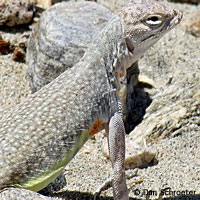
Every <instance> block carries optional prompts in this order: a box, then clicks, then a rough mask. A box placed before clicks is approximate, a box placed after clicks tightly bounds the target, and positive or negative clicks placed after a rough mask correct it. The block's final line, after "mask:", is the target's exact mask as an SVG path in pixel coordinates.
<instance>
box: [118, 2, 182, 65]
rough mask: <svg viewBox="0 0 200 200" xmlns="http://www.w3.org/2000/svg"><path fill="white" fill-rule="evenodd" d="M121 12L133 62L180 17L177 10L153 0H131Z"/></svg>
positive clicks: (177, 21)
mask: <svg viewBox="0 0 200 200" xmlns="http://www.w3.org/2000/svg"><path fill="white" fill-rule="evenodd" d="M121 14H122V18H123V26H124V34H125V41H126V44H127V48H128V50H129V56H131V57H132V61H133V62H135V61H137V60H138V58H139V57H140V56H142V55H143V53H144V52H145V50H146V49H148V48H149V47H151V46H152V45H153V44H155V43H156V42H157V41H158V40H159V39H160V38H161V37H162V36H163V35H164V34H165V33H167V32H168V31H170V30H171V29H172V28H173V27H175V26H176V25H177V24H179V23H180V21H181V19H182V13H180V12H179V11H178V10H176V9H174V8H172V7H171V6H169V5H164V4H161V3H160V2H157V1H154V0H132V1H131V2H130V3H129V4H128V5H127V6H125V7H124V8H122V10H121ZM128 67H130V66H128Z"/></svg>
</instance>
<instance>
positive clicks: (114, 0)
mask: <svg viewBox="0 0 200 200" xmlns="http://www.w3.org/2000/svg"><path fill="white" fill-rule="evenodd" d="M129 1H130V0H97V2H98V3H100V4H102V5H104V6H106V7H107V8H109V9H110V10H112V11H117V10H119V9H120V8H122V7H123V6H125V5H126V4H127V3H128V2H129Z"/></svg>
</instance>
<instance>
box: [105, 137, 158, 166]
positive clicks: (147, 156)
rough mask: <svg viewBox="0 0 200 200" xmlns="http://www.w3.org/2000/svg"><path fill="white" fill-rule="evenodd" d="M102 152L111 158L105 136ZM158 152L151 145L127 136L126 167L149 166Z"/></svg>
mask: <svg viewBox="0 0 200 200" xmlns="http://www.w3.org/2000/svg"><path fill="white" fill-rule="evenodd" d="M102 153H103V155H104V156H105V157H106V158H107V159H109V158H110V156H109V152H108V143H107V138H104V140H103V144H102ZM155 155H156V152H155V150H153V149H152V148H150V147H145V146H144V145H138V144H137V143H135V142H134V141H133V140H131V139H130V138H128V137H127V138H126V157H125V168H126V169H135V168H143V167H147V166H148V165H149V163H150V162H152V161H153V159H154V158H155Z"/></svg>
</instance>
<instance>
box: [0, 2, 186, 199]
mask: <svg viewBox="0 0 200 200" xmlns="http://www.w3.org/2000/svg"><path fill="white" fill-rule="evenodd" d="M181 18H182V14H181V13H180V12H179V11H177V10H176V9H174V8H171V7H170V6H167V5H164V4H161V3H159V2H156V1H154V0H132V1H130V3H129V4H127V5H126V6H125V7H123V8H122V9H121V10H120V11H119V12H118V13H117V14H116V15H115V16H114V17H113V18H112V19H111V20H110V21H109V22H108V24H107V25H106V26H105V28H103V29H102V31H100V33H99V34H98V35H97V37H96V38H95V39H94V40H93V42H92V43H91V44H90V46H89V47H88V49H87V51H86V52H85V55H84V56H83V58H82V59H81V60H80V61H79V62H78V63H77V64H76V65H74V66H73V67H72V68H71V69H69V70H67V71H65V72H64V73H62V74H61V75H60V76H59V77H57V78H56V79H55V80H53V81H52V82H50V83H49V84H48V85H46V86H44V87H43V88H41V89H40V90H39V91H37V92H36V93H34V94H31V95H30V96H29V97H28V98H27V99H25V100H24V101H23V102H21V103H20V104H18V105H17V106H16V107H15V108H13V109H11V110H10V111H9V112H8V113H7V115H5V116H3V118H2V119H1V121H0V190H1V192H0V199H2V200H5V199H11V200H12V199H20V200H24V199H38V200H39V199H51V198H48V197H44V196H39V195H38V194H37V193H36V192H37V191H39V190H41V189H42V188H44V187H46V186H47V185H48V184H49V183H50V182H52V181H53V180H54V179H55V178H56V177H57V176H58V175H59V174H60V173H62V172H63V171H64V168H65V166H66V165H67V164H68V163H69V162H70V160H71V159H72V158H73V157H74V156H75V155H76V153H77V152H78V150H79V149H80V148H81V147H82V146H83V144H84V143H85V142H86V141H87V140H88V139H89V138H90V137H92V136H93V135H94V134H96V133H97V132H99V131H101V130H103V129H105V130H106V131H107V134H108V146H109V152H110V159H111V162H112V168H113V175H112V186H113V194H114V199H115V200H127V199H128V189H127V185H126V178H125V170H124V155H125V129H124V123H123V119H122V115H123V107H124V95H123V94H126V83H127V79H126V77H127V71H128V69H129V68H130V67H131V66H132V65H133V64H134V63H136V62H137V60H138V59H139V58H140V57H141V56H142V55H143V54H144V52H145V51H146V50H147V49H148V48H149V47H151V46H152V45H153V44H154V43H155V42H157V41H158V40H159V39H160V38H161V37H162V36H163V35H164V34H165V33H167V32H168V31H169V30H171V29H172V28H173V27H174V26H175V25H177V24H178V23H179V22H180V21H181ZM122 91H123V92H122ZM122 93H123V94H122ZM30 190H31V191H30Z"/></svg>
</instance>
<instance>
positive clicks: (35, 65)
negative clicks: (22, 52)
mask: <svg viewBox="0 0 200 200" xmlns="http://www.w3.org/2000/svg"><path fill="white" fill-rule="evenodd" d="M111 16H112V13H111V12H110V11H109V10H108V9H106V8H105V7H103V6H102V5H100V4H97V3H95V2H77V3H74V2H62V3H58V4H55V5H54V6H52V7H51V8H50V9H49V10H47V11H45V12H44V13H43V15H42V16H41V18H40V20H39V23H38V25H37V27H36V29H35V30H34V32H33V34H32V36H31V37H30V40H29V44H28V48H27V59H26V60H27V64H28V76H29V79H30V87H31V90H32V92H35V91H37V90H39V89H40V88H41V87H43V86H44V85H45V84H47V83H49V82H51V81H52V80H53V79H55V78H56V77H57V76H58V75H60V74H61V73H62V72H64V71H65V70H66V69H68V68H70V67H72V66H73V65H75V64H76V63H77V62H78V61H79V60H80V59H81V57H82V56H83V54H84V52H85V50H86V48H87V46H88V44H89V43H90V42H91V41H92V38H94V36H95V34H96V33H97V32H98V31H100V30H101V29H102V28H103V27H104V26H105V24H106V22H107V21H108V20H109V19H110V18H111Z"/></svg>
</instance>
